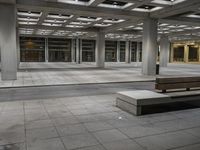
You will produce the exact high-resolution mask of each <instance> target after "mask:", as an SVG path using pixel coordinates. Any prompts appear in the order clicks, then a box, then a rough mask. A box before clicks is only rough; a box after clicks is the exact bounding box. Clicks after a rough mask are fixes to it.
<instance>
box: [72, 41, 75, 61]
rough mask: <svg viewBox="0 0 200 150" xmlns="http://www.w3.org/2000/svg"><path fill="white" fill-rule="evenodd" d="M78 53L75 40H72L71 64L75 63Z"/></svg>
mask: <svg viewBox="0 0 200 150" xmlns="http://www.w3.org/2000/svg"><path fill="white" fill-rule="evenodd" d="M75 54H76V52H75V39H72V40H71V62H75V60H76V55H75Z"/></svg>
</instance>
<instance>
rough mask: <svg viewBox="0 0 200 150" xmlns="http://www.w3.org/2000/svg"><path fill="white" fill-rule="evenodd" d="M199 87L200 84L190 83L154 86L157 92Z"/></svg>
mask: <svg viewBox="0 0 200 150" xmlns="http://www.w3.org/2000/svg"><path fill="white" fill-rule="evenodd" d="M196 87H200V82H191V83H173V84H172V83H170V84H156V85H155V88H156V89H157V90H167V89H180V88H196Z"/></svg>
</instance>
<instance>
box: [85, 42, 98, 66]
mask: <svg viewBox="0 0 200 150" xmlns="http://www.w3.org/2000/svg"><path fill="white" fill-rule="evenodd" d="M82 61H83V62H95V41H94V40H82Z"/></svg>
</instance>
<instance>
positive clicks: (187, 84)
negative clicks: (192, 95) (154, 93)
mask: <svg viewBox="0 0 200 150" xmlns="http://www.w3.org/2000/svg"><path fill="white" fill-rule="evenodd" d="M197 87H200V77H159V78H156V84H155V89H157V90H162V92H163V93H165V92H166V91H167V90H172V89H186V90H187V91H189V90H190V89H191V88H197Z"/></svg>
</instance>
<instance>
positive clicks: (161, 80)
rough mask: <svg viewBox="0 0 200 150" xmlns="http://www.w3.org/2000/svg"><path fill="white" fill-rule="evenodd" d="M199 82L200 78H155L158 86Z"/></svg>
mask: <svg viewBox="0 0 200 150" xmlns="http://www.w3.org/2000/svg"><path fill="white" fill-rule="evenodd" d="M187 82H200V77H167V78H164V77H159V78H156V83H158V84H165V83H166V84H169V83H187Z"/></svg>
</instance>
